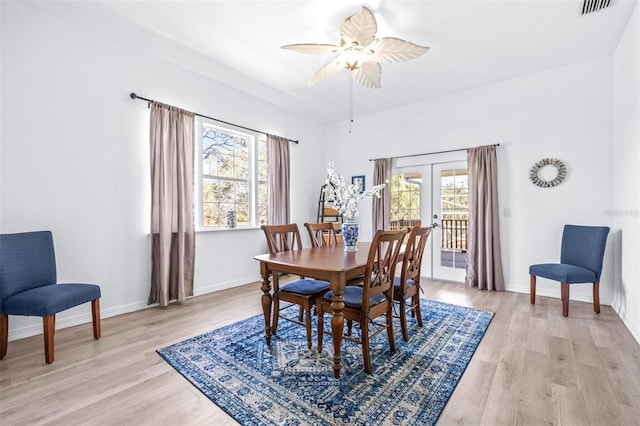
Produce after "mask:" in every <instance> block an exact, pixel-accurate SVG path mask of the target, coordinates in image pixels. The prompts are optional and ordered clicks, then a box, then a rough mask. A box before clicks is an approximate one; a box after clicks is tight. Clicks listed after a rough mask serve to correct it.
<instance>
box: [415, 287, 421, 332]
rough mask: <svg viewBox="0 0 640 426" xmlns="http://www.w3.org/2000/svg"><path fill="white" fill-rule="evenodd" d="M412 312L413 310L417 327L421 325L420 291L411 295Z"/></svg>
mask: <svg viewBox="0 0 640 426" xmlns="http://www.w3.org/2000/svg"><path fill="white" fill-rule="evenodd" d="M413 312H415V314H416V320H417V321H418V327H422V311H421V310H420V293H416V294H415V295H414V296H413Z"/></svg>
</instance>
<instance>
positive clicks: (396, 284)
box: [393, 277, 416, 294]
mask: <svg viewBox="0 0 640 426" xmlns="http://www.w3.org/2000/svg"><path fill="white" fill-rule="evenodd" d="M412 285H416V282H415V281H414V280H412V279H408V280H407V287H411V286H412ZM393 292H394V293H398V294H400V277H395V278H394V279H393Z"/></svg>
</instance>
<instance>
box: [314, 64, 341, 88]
mask: <svg viewBox="0 0 640 426" xmlns="http://www.w3.org/2000/svg"><path fill="white" fill-rule="evenodd" d="M342 69H344V67H343V66H342V65H340V62H338V60H337V59H336V58H334V59H332V60H331V61H329V62H327V63H326V64H324V65H323V66H322V67H321V68H320V69H319V70H318V71H316V73H315V74H313V75H312V76H311V78H310V79H309V86H315V85H316V84H318V83H320V82H321V81H322V80H325V79H327V78H329V77H331V76H333V75H335V74H337V73H338V72H339V71H340V70H342Z"/></svg>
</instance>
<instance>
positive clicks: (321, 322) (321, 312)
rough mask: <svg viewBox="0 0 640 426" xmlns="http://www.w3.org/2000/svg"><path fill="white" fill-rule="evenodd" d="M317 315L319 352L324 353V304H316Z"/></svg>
mask: <svg viewBox="0 0 640 426" xmlns="http://www.w3.org/2000/svg"><path fill="white" fill-rule="evenodd" d="M316 314H317V315H318V352H322V337H323V335H324V310H323V309H322V303H321V302H318V303H316Z"/></svg>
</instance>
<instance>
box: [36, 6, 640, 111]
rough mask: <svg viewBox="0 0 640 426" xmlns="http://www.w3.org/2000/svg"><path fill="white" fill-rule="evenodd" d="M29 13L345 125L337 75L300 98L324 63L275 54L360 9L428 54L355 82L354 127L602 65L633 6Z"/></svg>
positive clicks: (343, 77)
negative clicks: (380, 114) (553, 72)
mask: <svg viewBox="0 0 640 426" xmlns="http://www.w3.org/2000/svg"><path fill="white" fill-rule="evenodd" d="M32 4H33V5H35V6H36V7H41V8H45V9H47V10H49V11H51V12H53V13H56V14H60V15H62V16H64V17H65V18H68V19H70V20H73V21H75V22H77V23H80V24H82V25H85V26H88V27H90V28H92V29H94V30H97V31H100V32H103V33H105V34H108V35H110V36H112V37H115V38H118V39H120V40H123V41H126V42H127V43H130V44H133V45H135V46H138V47H140V48H142V49H144V50H146V51H148V52H150V53H151V54H154V55H158V56H160V57H162V58H164V59H166V60H168V61H170V62H173V63H176V64H179V65H181V66H183V67H185V68H188V69H191V70H193V71H195V72H198V73H201V74H204V75H207V76H209V77H211V78H213V79H215V80H218V81H220V82H222V83H224V84H227V85H229V86H232V87H236V88H239V89H240V90H243V91H247V92H249V93H251V94H253V95H254V96H258V97H260V98H264V99H268V100H270V101H271V102H273V103H275V104H278V105H281V106H284V107H286V108H289V109H292V110H296V111H301V112H303V113H307V114H312V115H313V116H314V117H316V118H317V119H320V120H323V121H334V120H345V119H346V118H347V114H348V105H349V103H348V93H349V89H348V88H349V74H348V72H347V71H346V70H345V71H344V72H341V73H339V74H338V75H337V76H334V77H332V78H331V79H328V80H325V81H323V82H321V83H320V84H318V85H317V86H314V87H309V86H308V85H307V81H308V79H309V77H311V75H312V74H313V73H314V72H315V71H316V70H317V69H318V68H319V67H320V66H321V65H323V64H324V63H325V62H327V58H323V57H316V56H308V55H302V54H299V53H295V52H292V51H286V50H283V49H281V48H280V46H282V45H284V44H291V43H337V42H338V39H339V28H340V25H341V24H342V22H343V21H344V19H345V18H346V17H348V16H350V15H353V14H354V13H356V12H357V11H358V9H359V7H360V6H362V5H366V6H368V7H369V8H370V9H371V10H372V11H373V13H374V14H375V16H376V19H377V20H378V36H379V37H385V36H394V37H398V38H402V39H406V40H409V41H412V42H414V43H416V44H420V45H423V46H429V47H430V50H429V51H428V52H427V53H426V54H425V55H423V56H421V57H419V58H417V59H414V60H412V61H409V62H403V63H391V64H383V66H382V88H380V89H366V88H364V87H361V86H358V84H357V83H355V82H354V86H353V90H354V92H353V99H354V114H355V116H358V115H361V114H366V113H372V112H376V111H382V110H385V109H389V108H393V107H397V106H400V105H404V104H408V103H414V102H419V101H422V100H426V99H430V98H434V97H438V96H443V95H446V94H450V93H454V92H458V91H462V90H467V89H471V88H474V87H478V86H481V85H485V84H490V83H494V82H498V81H502V80H507V79H511V78H514V77H518V76H522V75H527V74H531V73H536V72H539V71H543V70H547V69H551V68H555V67H560V66H564V65H568V64H572V63H577V62H581V61H585V60H589V59H593V58H598V57H603V56H609V55H612V54H613V53H614V52H615V48H616V46H617V45H618V42H619V40H620V37H621V35H622V33H623V31H624V29H625V27H626V25H627V22H628V20H629V18H630V16H631V14H632V11H633V8H634V7H635V5H636V0H612V5H611V6H610V7H609V8H607V9H604V10H601V11H598V12H595V13H591V14H588V15H585V16H582V15H581V10H582V0H532V1H523V0H503V1H480V0H471V1H458V0H444V1H436V0H433V1H426V0H423V1H418V0H413V1H396V0H372V1H369V2H354V1H352V0H341V1H339V0H297V1H240V0H235V1H135V2H134V1H106V2H101V1H82V2H78V1H71V2H64V1H55V2H41V3H32ZM123 90H135V88H123ZM139 95H141V96H146V97H153V96H154V94H153V93H139ZM158 100H160V101H162V99H158Z"/></svg>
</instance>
